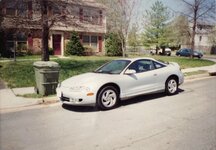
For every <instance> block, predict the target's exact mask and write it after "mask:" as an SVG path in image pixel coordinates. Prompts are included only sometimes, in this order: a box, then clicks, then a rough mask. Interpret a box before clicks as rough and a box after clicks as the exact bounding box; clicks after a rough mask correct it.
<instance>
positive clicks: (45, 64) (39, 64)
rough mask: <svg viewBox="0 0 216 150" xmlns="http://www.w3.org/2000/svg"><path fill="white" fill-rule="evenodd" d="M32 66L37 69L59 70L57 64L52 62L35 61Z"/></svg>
mask: <svg viewBox="0 0 216 150" xmlns="http://www.w3.org/2000/svg"><path fill="white" fill-rule="evenodd" d="M33 66H34V67H38V68H47V67H49V68H59V64H58V63H57V62H54V61H36V62H34V64H33Z"/></svg>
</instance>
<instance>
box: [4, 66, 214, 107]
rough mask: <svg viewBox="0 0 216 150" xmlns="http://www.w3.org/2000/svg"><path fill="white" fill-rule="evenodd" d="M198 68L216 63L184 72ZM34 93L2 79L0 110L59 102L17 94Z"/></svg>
mask: <svg viewBox="0 0 216 150" xmlns="http://www.w3.org/2000/svg"><path fill="white" fill-rule="evenodd" d="M198 70H205V71H208V72H214V73H216V64H215V65H212V66H206V67H195V68H188V69H182V72H183V73H187V72H193V71H198ZM206 76H207V75H206ZM200 77H203V76H197V77H196V78H200ZM190 79H191V78H187V77H186V78H185V81H187V80H190ZM32 93H34V87H27V88H14V89H10V88H7V87H5V85H4V83H3V82H2V81H0V111H1V110H6V109H12V108H19V107H27V106H32V105H38V104H43V103H54V102H58V98H57V97H56V96H53V97H45V98H24V97H19V96H17V95H24V94H32Z"/></svg>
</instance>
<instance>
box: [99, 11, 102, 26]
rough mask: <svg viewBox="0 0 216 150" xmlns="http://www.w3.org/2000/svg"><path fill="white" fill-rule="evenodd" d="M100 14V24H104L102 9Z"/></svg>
mask: <svg viewBox="0 0 216 150" xmlns="http://www.w3.org/2000/svg"><path fill="white" fill-rule="evenodd" d="M99 14H100V20H99V24H100V25H102V24H103V12H102V10H100V11H99Z"/></svg>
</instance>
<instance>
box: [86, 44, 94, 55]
mask: <svg viewBox="0 0 216 150" xmlns="http://www.w3.org/2000/svg"><path fill="white" fill-rule="evenodd" d="M84 49H85V56H91V55H94V53H95V49H94V48H92V47H90V46H85V47H84Z"/></svg>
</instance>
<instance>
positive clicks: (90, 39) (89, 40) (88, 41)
mask: <svg viewBox="0 0 216 150" xmlns="http://www.w3.org/2000/svg"><path fill="white" fill-rule="evenodd" d="M82 42H83V45H84V46H90V47H92V48H94V49H97V45H98V36H94V35H92V36H89V35H84V36H82Z"/></svg>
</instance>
